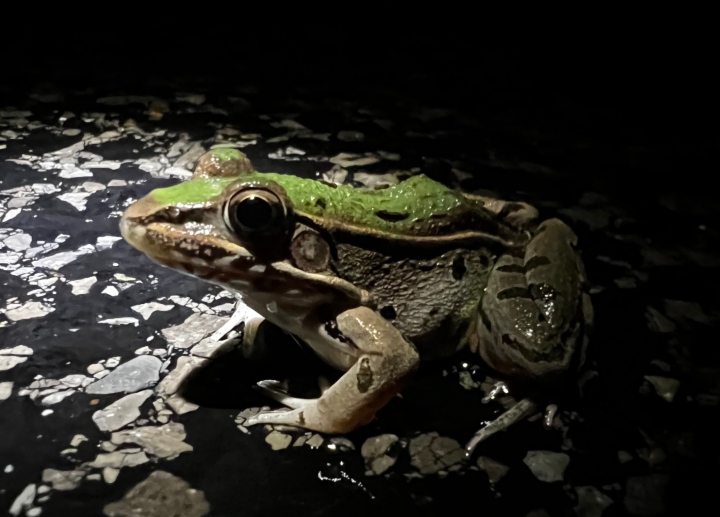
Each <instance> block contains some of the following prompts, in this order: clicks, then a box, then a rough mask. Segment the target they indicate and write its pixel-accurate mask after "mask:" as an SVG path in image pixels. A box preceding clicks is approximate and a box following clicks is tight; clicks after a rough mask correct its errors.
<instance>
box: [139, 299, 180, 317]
mask: <svg viewBox="0 0 720 517" xmlns="http://www.w3.org/2000/svg"><path fill="white" fill-rule="evenodd" d="M130 308H131V309H132V310H134V311H135V312H137V313H139V314H140V315H141V316H142V317H143V319H145V320H148V319H150V316H152V314H153V313H154V312H156V311H160V312H166V311H169V310H172V309H174V308H175V306H174V305H169V304H163V303H158V302H149V303H141V304H140V305H133V306H132V307H130Z"/></svg>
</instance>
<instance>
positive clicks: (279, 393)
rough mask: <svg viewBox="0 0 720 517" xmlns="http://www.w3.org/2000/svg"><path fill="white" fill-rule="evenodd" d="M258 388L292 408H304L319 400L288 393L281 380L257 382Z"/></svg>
mask: <svg viewBox="0 0 720 517" xmlns="http://www.w3.org/2000/svg"><path fill="white" fill-rule="evenodd" d="M256 388H257V389H259V390H260V391H262V392H263V394H265V395H266V396H267V397H270V398H271V399H273V400H275V401H277V402H279V403H280V404H282V405H283V406H287V407H289V408H292V409H299V408H303V407H305V406H307V405H309V404H312V403H314V402H316V401H317V399H301V398H297V397H293V396H291V395H288V394H287V393H286V392H285V391H284V390H283V384H282V383H281V382H280V381H273V380H267V381H260V382H258V383H257V386H256ZM248 425H252V424H248Z"/></svg>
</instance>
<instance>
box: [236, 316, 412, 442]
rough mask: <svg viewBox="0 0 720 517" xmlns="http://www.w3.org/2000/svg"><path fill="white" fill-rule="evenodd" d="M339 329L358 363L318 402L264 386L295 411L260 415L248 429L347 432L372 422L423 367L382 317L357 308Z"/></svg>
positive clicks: (340, 320) (343, 318) (341, 321)
mask: <svg viewBox="0 0 720 517" xmlns="http://www.w3.org/2000/svg"><path fill="white" fill-rule="evenodd" d="M336 321H337V326H338V329H339V330H340V332H342V334H343V335H344V336H345V337H346V338H348V339H350V340H351V341H352V342H353V343H354V345H355V346H356V347H357V349H358V360H357V361H356V362H355V364H354V365H353V366H352V367H351V368H350V369H349V370H348V371H347V372H345V374H344V375H343V376H342V377H340V379H338V380H337V381H336V382H335V383H334V384H333V385H332V386H330V387H329V388H328V389H327V390H325V391H324V392H323V394H322V395H321V396H320V397H319V398H317V399H310V400H308V399H297V398H294V397H289V396H284V397H283V395H282V394H280V392H278V391H277V390H276V389H275V388H276V386H274V385H273V384H272V382H270V383H265V385H264V386H263V385H261V388H264V391H266V392H267V393H268V394H270V395H272V396H273V398H275V399H276V400H278V401H280V402H282V403H283V404H286V405H288V406H290V407H293V408H294V409H291V410H289V411H287V410H284V411H277V412H268V413H260V414H258V415H256V416H254V417H251V418H250V419H249V420H248V421H247V423H246V424H245V425H255V424H286V425H294V426H297V427H302V428H305V429H310V430H313V431H319V432H325V433H341V434H342V433H347V432H350V431H352V430H353V429H355V428H357V427H359V426H361V425H364V424H367V423H368V422H370V421H371V420H372V419H373V417H374V416H375V413H376V412H377V411H378V410H379V409H380V408H382V407H383V406H384V405H385V404H387V403H388V401H390V399H391V398H392V397H393V396H395V395H396V394H397V393H398V392H399V391H400V388H401V386H402V383H403V381H404V380H405V379H406V378H407V377H408V375H410V373H412V372H413V371H414V370H415V369H416V368H417V366H418V364H419V361H420V357H419V355H418V352H417V350H416V349H415V347H414V346H413V345H412V344H410V343H409V342H408V341H406V340H405V339H404V338H403V336H402V335H401V334H400V332H399V331H398V330H397V329H396V328H395V327H394V326H393V325H392V324H391V323H389V322H388V321H387V320H385V319H384V318H383V317H382V316H380V315H379V314H378V313H376V312H374V311H373V310H371V309H369V308H367V307H357V308H355V309H350V310H348V311H345V312H343V313H341V314H340V315H339V316H338V317H337V319H336Z"/></svg>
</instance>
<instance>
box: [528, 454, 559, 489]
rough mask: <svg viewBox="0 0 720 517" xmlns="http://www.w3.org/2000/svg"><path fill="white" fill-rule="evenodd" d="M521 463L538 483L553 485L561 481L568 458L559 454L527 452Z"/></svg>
mask: <svg viewBox="0 0 720 517" xmlns="http://www.w3.org/2000/svg"><path fill="white" fill-rule="evenodd" d="M523 462H524V463H525V465H527V466H528V468H529V469H530V471H531V472H532V473H533V474H534V475H535V477H536V478H538V479H539V480H540V481H544V482H546V483H553V482H555V481H562V480H563V475H564V474H565V469H566V468H567V466H568V464H569V463H570V457H569V456H568V455H567V454H564V453H561V452H552V451H528V453H527V454H526V455H525V458H524V459H523Z"/></svg>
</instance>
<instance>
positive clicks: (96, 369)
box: [87, 363, 105, 375]
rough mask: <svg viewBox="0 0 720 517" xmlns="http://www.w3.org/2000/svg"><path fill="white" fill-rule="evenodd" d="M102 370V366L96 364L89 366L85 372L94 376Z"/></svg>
mask: <svg viewBox="0 0 720 517" xmlns="http://www.w3.org/2000/svg"><path fill="white" fill-rule="evenodd" d="M104 369H105V367H104V366H103V365H101V364H98V363H94V364H91V365H90V366H88V367H87V372H88V373H89V374H90V375H95V374H96V373H98V372H101V371H103V370H104Z"/></svg>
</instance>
